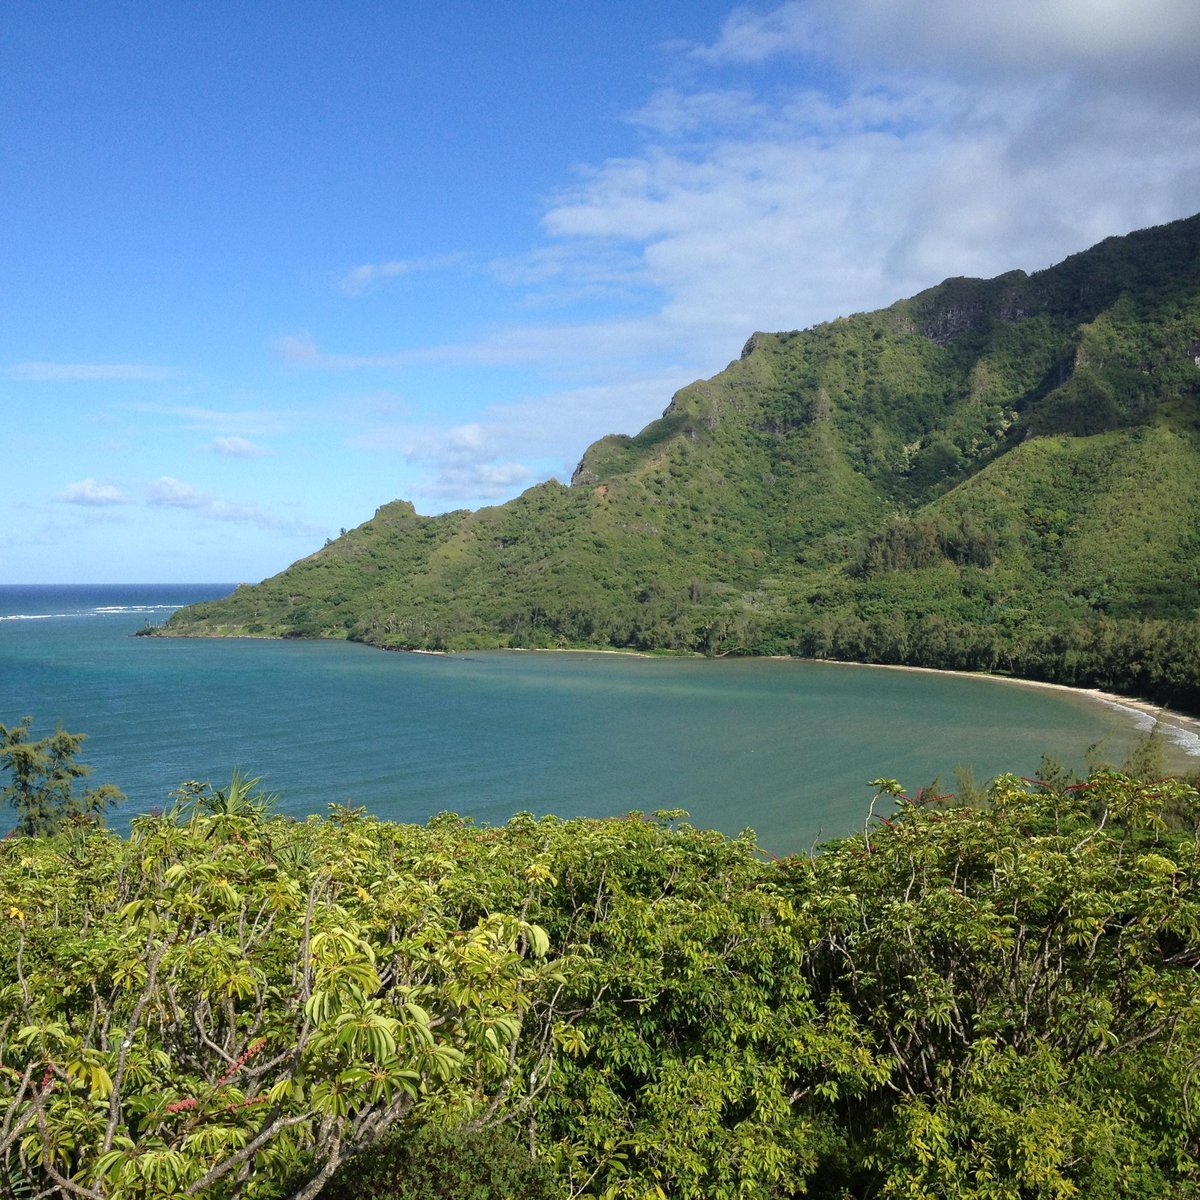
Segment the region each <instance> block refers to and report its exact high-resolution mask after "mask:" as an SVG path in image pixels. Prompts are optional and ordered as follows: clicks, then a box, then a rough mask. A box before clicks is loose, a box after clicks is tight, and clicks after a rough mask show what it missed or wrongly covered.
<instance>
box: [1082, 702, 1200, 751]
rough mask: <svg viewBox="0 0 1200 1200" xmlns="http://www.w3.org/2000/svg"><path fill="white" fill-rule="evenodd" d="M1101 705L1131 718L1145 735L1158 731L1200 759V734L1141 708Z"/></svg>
mask: <svg viewBox="0 0 1200 1200" xmlns="http://www.w3.org/2000/svg"><path fill="white" fill-rule="evenodd" d="M1101 703H1102V704H1107V705H1108V707H1109V708H1115V709H1116V710H1117V711H1118V712H1119V713H1123V714H1124V715H1125V716H1127V717H1129V718H1130V720H1132V721H1133V724H1134V726H1135V727H1136V728H1137V729H1140V730H1141V731H1142V732H1143V733H1149V732H1150V731H1151V730H1152V729H1157V730H1158V732H1159V733H1160V734H1162V736H1163V737H1164V738H1166V739H1167V741H1168V742H1170V743H1171V744H1172V745H1173V746H1178V747H1179V748H1180V749H1181V750H1182V751H1183V752H1184V753H1185V754H1190V755H1194V756H1195V757H1197V758H1200V733H1196V732H1195V731H1194V730H1191V729H1184V728H1183V727H1182V726H1179V725H1172V724H1170V722H1169V721H1167V720H1162V719H1160V718H1158V717H1156V716H1154V714H1153V713H1148V712H1143V711H1142V710H1141V709H1140V708H1130V706H1129V705H1128V704H1118V703H1117V702H1116V701H1115V700H1101Z"/></svg>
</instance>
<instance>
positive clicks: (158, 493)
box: [146, 475, 220, 508]
mask: <svg viewBox="0 0 1200 1200" xmlns="http://www.w3.org/2000/svg"><path fill="white" fill-rule="evenodd" d="M146 501H147V503H149V504H152V505H154V506H155V507H158V508H208V507H210V506H211V505H213V504H218V503H220V502H219V501H216V500H214V499H213V498H212V497H211V496H209V495H208V494H207V493H205V492H202V491H200V490H199V488H195V487H193V486H192V485H191V484H190V483H184V482H183V480H181V479H174V478H172V477H171V476H170V475H163V476H162V477H161V478H159V479H158V480H157V481H156V482H155V483H152V484H151V485H150V486H149V488H147V489H146Z"/></svg>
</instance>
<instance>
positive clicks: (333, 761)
mask: <svg viewBox="0 0 1200 1200" xmlns="http://www.w3.org/2000/svg"><path fill="white" fill-rule="evenodd" d="M230 590H231V589H230V588H229V587H228V586H224V585H211V586H207V587H202V586H198V585H177V586H171V585H144V586H126V587H107V586H105V587H101V586H95V587H75V588H65V587H36V588H34V587H0V722H4V723H5V724H12V723H14V722H15V721H17V720H19V719H20V718H21V717H22V716H24V715H25V714H30V715H31V716H32V717H33V718H34V732H35V735H36V736H41V735H43V734H45V733H48V732H50V731H51V730H52V729H53V727H54V724H55V722H61V723H62V724H63V725H64V726H65V727H66V728H67V729H69V730H71V731H73V732H80V731H81V732H86V733H87V734H88V735H89V740H88V742H87V743H86V745H85V748H84V753H83V758H84V760H85V761H87V762H88V763H90V764H91V765H92V766H93V767H94V774H93V776H92V779H93V781H94V782H112V783H116V784H117V785H118V786H119V787H120V788H121V789H122V790H123V791H125V792H126V794H127V795H128V797H129V800H128V802H127V803H126V804H125V805H124V806H122V808H121V809H119V810H117V811H116V812H115V813H114V814H113V818H114V819H113V820H112V821H111V823H112V824H113V825H114V826H116V827H117V828H122V827H124V826H127V824H128V820H129V817H130V815H132V814H133V813H135V812H139V811H144V810H146V809H148V808H150V807H153V806H155V805H160V806H161V805H164V804H165V803H167V800H168V793H169V792H170V790H171V789H172V788H173V787H175V786H176V785H177V784H178V783H180V782H181V781H183V780H185V779H200V780H206V781H211V782H213V783H214V784H217V785H220V784H222V783H225V782H228V779H229V775H230V772H231V771H232V769H233V768H234V767H235V766H238V767H241V768H243V769H244V770H245V771H247V772H249V773H250V774H252V775H260V776H262V777H263V783H264V786H265V787H267V788H268V789H269V790H271V791H275V792H277V793H279V797H280V801H279V808H280V810H281V811H283V812H285V813H291V814H295V815H297V816H301V815H305V814H308V813H323V812H325V811H326V806H327V805H328V804H330V803H334V802H336V803H347V802H349V803H352V804H356V805H365V806H366V807H367V808H369V809H370V810H371V811H372V812H373V813H375V814H377V815H378V816H380V817H384V818H388V819H391V820H396V821H424V820H426V819H427V818H429V817H430V816H431V815H433V814H434V813H436V812H439V811H442V810H445V809H450V810H453V811H455V812H459V813H462V814H464V815H467V816H470V817H472V818H474V819H475V820H477V821H480V822H488V823H501V822H503V821H505V820H507V819H508V817H510V816H511V815H512V814H513V813H514V812H518V811H521V810H528V811H531V812H534V813H536V814H538V815H541V814H545V813H557V814H558V815H560V816H564V817H571V816H603V815H612V814H618V813H623V812H627V811H629V810H630V809H640V810H643V811H648V812H649V811H653V810H655V809H659V808H685V809H687V810H688V811H689V812H690V814H691V820H692V822H693V823H694V824H696V825H701V826H710V827H714V828H717V829H721V830H724V831H725V832H728V833H737V832H739V831H740V830H742V829H744V828H747V827H751V828H753V829H755V830H756V831H757V833H758V837H759V841H760V843H761V844H762V845H763V846H764V847H766V848H767V849H769V850H772V851H774V852H776V853H785V852H788V851H791V850H796V849H806V848H807V847H808V846H809V845H810V844H811V843H812V842H813V841H814V840H817V839H820V838H828V837H834V836H839V835H841V834H844V833H848V832H850V831H852V830H854V829H856V828H861V826H862V820H863V817H864V814H865V812H866V808H867V805H868V802H869V799H870V794H871V793H870V789H869V788H868V786H867V781H868V780H870V779H874V778H876V777H879V776H888V777H892V778H896V779H899V780H900V781H901V782H902V783H903V784H904V785H905V786H906V787H908V788H910V789H915V788H917V787H918V786H921V785H923V784H927V783H929V782H930V781H931V780H932V779H933V777H934V776H940V777H941V780H942V782H943V783H944V784H946V785H949V786H950V787H952V785H953V779H954V769H955V767H956V766H960V765H962V766H970V767H971V768H972V769H973V770H974V772H975V775H976V778H977V779H979V780H980V781H983V780H986V779H988V778H990V777H992V776H993V775H995V774H997V773H999V772H1001V771H1015V772H1018V773H1023V774H1029V773H1031V772H1033V771H1034V770H1036V768H1037V766H1038V763H1039V760H1040V757H1041V755H1042V754H1043V753H1048V754H1051V755H1053V756H1054V757H1055V758H1057V759H1058V760H1059V761H1060V762H1062V763H1063V764H1064V765H1069V766H1073V767H1077V768H1082V767H1084V766H1085V765H1086V760H1087V757H1088V752H1089V747H1094V746H1096V745H1097V744H1098V745H1099V753H1100V754H1101V755H1102V756H1103V757H1104V758H1105V759H1107V760H1108V761H1111V762H1120V761H1121V760H1122V759H1123V758H1124V756H1125V754H1126V753H1128V751H1129V749H1130V748H1131V747H1132V746H1133V744H1134V743H1135V742H1136V740H1137V739H1138V737H1139V736H1140V729H1139V726H1142V727H1144V725H1145V722H1144V721H1143V720H1140V719H1139V718H1138V716H1137V714H1135V713H1132V712H1129V711H1124V710H1120V709H1116V708H1110V707H1106V706H1103V705H1100V704H1097V703H1095V702H1093V701H1090V700H1088V699H1086V698H1084V697H1082V696H1075V695H1070V694H1065V693H1061V692H1054V691H1042V690H1037V689H1029V688H1021V687H1015V686H1008V685H1004V684H1001V683H997V682H993V681H988V680H982V679H975V678H960V677H954V676H947V675H935V674H923V673H912V672H901V671H889V670H880V669H878V668H871V667H847V666H842V665H836V664H823V663H811V662H796V661H780V660H763V659H740V660H730V659H725V660H718V661H709V660H702V659H671V658H638V657H633V656H629V655H614V654H585V653H580V654H575V653H569V654H538V653H528V652H519V651H510V652H493V653H486V654H479V653H473V654H464V655H454V656H448V657H441V656H433V655H419V654H387V653H383V652H382V651H379V650H372V649H369V648H367V647H363V646H355V645H350V644H347V643H339V642H278V641H260V640H254V639H236V640H235V639H230V640H190V639H160V638H135V637H133V636H132V634H133V633H134V632H135V631H136V630H137V629H138V628H140V627H141V626H142V625H143V624H145V623H146V622H147V621H153V622H158V621H161V620H162V619H163V618H164V617H165V616H166V615H167V614H168V613H169V612H170V611H171V610H172V609H173V608H175V607H178V606H179V605H181V604H187V603H193V602H194V601H196V600H199V599H204V598H209V597H212V596H218V595H224V594H227V593H228V592H229V591H230ZM1198 748H1200V747H1198ZM10 825H11V822H10V821H9V820H8V818H7V814H0V829H3V828H8V827H10Z"/></svg>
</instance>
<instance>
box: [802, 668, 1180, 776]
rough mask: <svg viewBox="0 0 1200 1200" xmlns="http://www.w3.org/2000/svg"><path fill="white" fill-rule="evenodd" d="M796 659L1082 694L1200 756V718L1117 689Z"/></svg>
mask: <svg viewBox="0 0 1200 1200" xmlns="http://www.w3.org/2000/svg"><path fill="white" fill-rule="evenodd" d="M779 657H784V656H779ZM795 661H798V662H811V663H822V664H828V665H831V666H841V667H871V668H873V669H874V670H879V671H917V672H920V673H922V674H925V675H953V676H956V677H957V678H959V679H984V680H989V681H991V682H992V683H1007V684H1013V685H1015V686H1017V687H1026V688H1039V689H1041V690H1043V691H1052V692H1063V693H1065V694H1066V695H1068V696H1079V697H1081V698H1082V699H1084V700H1086V701H1089V702H1090V703H1093V704H1103V705H1104V706H1105V707H1106V708H1115V709H1119V710H1121V711H1122V712H1125V713H1128V714H1131V715H1136V716H1140V717H1142V718H1149V721H1150V723H1149V725H1147V726H1145V727H1144V729H1143V732H1146V733H1149V732H1151V731H1152V730H1154V729H1155V728H1157V727H1158V726H1159V725H1164V726H1166V728H1167V729H1172V728H1174V729H1177V730H1178V731H1179V732H1180V734H1182V735H1183V736H1182V738H1181V739H1175V738H1172V737H1171V736H1170V735H1169V734H1164V736H1165V737H1166V739H1167V741H1168V742H1169V743H1170V745H1171V746H1172V747H1173V748H1175V749H1177V750H1178V751H1179V752H1181V753H1182V754H1183V755H1185V756H1186V757H1188V758H1200V718H1197V717H1192V716H1189V715H1188V714H1187V713H1181V712H1178V711H1177V710H1176V709H1173V708H1167V707H1166V706H1165V705H1162V704H1155V703H1153V702H1152V701H1150V700H1141V699H1138V698H1136V697H1133V696H1122V695H1120V694H1119V693H1117V692H1105V691H1101V690H1100V689H1099V688H1085V687H1072V686H1071V685H1070V684H1068V683H1048V682H1047V681H1046V680H1044V679H1022V678H1021V677H1020V676H1019V675H992V674H989V673H988V672H987V671H957V670H952V669H949V668H943V667H910V666H908V665H906V664H904V663H865V662H849V661H846V660H844V659H835V658H803V659H797V660H795Z"/></svg>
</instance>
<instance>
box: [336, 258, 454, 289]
mask: <svg viewBox="0 0 1200 1200" xmlns="http://www.w3.org/2000/svg"><path fill="white" fill-rule="evenodd" d="M463 261H464V257H463V256H462V255H461V254H442V255H438V256H436V257H433V258H401V259H392V260H391V261H389V262H378V263H362V264H361V265H360V266H357V267H354V268H353V269H351V270H349V271H347V272H346V273H345V274H344V275H343V276H342V277H341V278H340V279H339V280H338V287H339V288H340V289H341V290H342V292H344V293H345V294H346V295H347V296H362V295H364V294H365V293H366V292H370V291H374V290H375V289H376V288H377V287H379V286H380V285H381V284H383V283H386V282H387V281H388V280H390V279H398V278H399V277H400V276H402V275H411V274H412V273H413V272H415V271H437V270H442V269H444V268H446V267H452V266H457V265H459V264H460V263H462V262H463Z"/></svg>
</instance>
